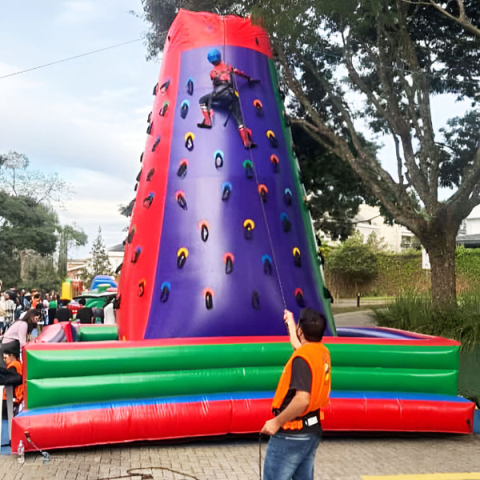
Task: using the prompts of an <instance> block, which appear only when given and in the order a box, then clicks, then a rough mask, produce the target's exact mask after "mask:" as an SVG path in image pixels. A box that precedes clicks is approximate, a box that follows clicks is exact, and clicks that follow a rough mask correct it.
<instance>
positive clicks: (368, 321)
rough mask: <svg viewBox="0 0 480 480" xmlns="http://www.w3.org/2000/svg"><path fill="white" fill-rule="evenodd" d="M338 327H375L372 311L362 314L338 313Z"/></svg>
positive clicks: (336, 318)
mask: <svg viewBox="0 0 480 480" xmlns="http://www.w3.org/2000/svg"><path fill="white" fill-rule="evenodd" d="M334 318H335V325H336V326H337V327H363V326H369V325H375V320H374V318H373V312H372V310H362V311H360V312H349V313H337V314H336V315H334Z"/></svg>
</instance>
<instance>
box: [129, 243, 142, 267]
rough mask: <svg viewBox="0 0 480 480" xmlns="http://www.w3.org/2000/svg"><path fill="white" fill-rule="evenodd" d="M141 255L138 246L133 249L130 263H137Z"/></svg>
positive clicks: (140, 248)
mask: <svg viewBox="0 0 480 480" xmlns="http://www.w3.org/2000/svg"><path fill="white" fill-rule="evenodd" d="M141 253H142V247H140V246H138V247H137V248H136V249H135V251H134V252H133V255H132V258H131V259H130V261H131V262H132V263H137V260H138V257H139V256H140V254H141Z"/></svg>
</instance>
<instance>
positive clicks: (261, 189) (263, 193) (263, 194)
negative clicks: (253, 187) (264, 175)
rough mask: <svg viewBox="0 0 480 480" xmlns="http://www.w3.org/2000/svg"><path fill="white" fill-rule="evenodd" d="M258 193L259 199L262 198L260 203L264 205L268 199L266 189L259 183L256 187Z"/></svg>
mask: <svg viewBox="0 0 480 480" xmlns="http://www.w3.org/2000/svg"><path fill="white" fill-rule="evenodd" d="M258 193H259V194H260V197H261V198H262V202H263V203H266V202H267V197H268V188H267V186H266V185H263V183H261V184H260V185H259V186H258Z"/></svg>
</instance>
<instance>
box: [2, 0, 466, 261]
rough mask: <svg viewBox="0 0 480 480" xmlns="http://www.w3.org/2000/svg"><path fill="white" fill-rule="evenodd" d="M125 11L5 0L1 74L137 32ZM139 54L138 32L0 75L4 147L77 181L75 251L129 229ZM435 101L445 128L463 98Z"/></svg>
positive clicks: (142, 97) (135, 3) (145, 74)
mask: <svg viewBox="0 0 480 480" xmlns="http://www.w3.org/2000/svg"><path fill="white" fill-rule="evenodd" d="M131 10H133V11H136V12H138V13H141V12H142V7H141V0H101V1H98V0H97V1H95V0H57V1H51V0H50V1H45V0H44V1H41V2H40V1H38V0H24V1H21V2H9V3H8V6H6V7H5V8H4V9H3V10H2V16H1V17H0V52H1V55H0V77H2V76H4V75H8V74H10V73H14V72H17V71H21V70H25V69H28V68H32V67H36V66H38V65H43V64H46V63H50V62H54V61H57V60H61V59H64V58H67V57H71V56H75V55H81V54H84V53H86V52H90V51H93V50H97V49H102V48H105V47H109V46H112V45H116V44H119V43H123V42H128V41H131V40H135V39H142V38H143V34H144V33H145V32H146V31H147V30H148V24H147V23H145V22H144V21H143V20H142V19H141V18H138V17H136V16H134V15H132V14H131V13H130V11H131ZM145 57H146V47H145V45H144V41H143V40H141V41H138V42H135V43H130V44H127V45H124V46H121V47H118V48H115V49H111V50H107V51H103V52H99V53H96V54H94V55H89V56H85V57H82V58H78V59H75V60H71V61H68V62H64V63H60V64H57V65H52V66H49V67H46V68H41V69H38V70H34V71H31V72H27V73H24V74H21V75H15V76H11V77H8V78H4V79H0V153H7V152H8V151H11V150H13V151H17V152H20V153H24V154H26V155H27V156H28V157H29V159H30V161H31V167H30V168H32V169H36V170H42V171H44V172H46V173H49V172H58V173H59V175H60V176H61V177H62V178H64V179H65V180H66V181H67V182H69V183H70V184H71V185H72V186H73V189H74V193H73V194H72V195H71V197H70V198H68V199H67V200H66V201H65V202H64V208H63V209H62V210H60V211H59V216H60V220H61V222H62V224H76V225H77V226H79V227H81V228H82V229H83V230H84V231H85V232H86V233H87V235H88V237H89V244H88V245H87V246H86V247H82V248H79V249H77V250H76V251H74V252H72V256H73V257H75V258H85V257H87V256H88V254H89V251H90V248H91V244H92V242H93V240H94V239H95V237H96V235H97V232H98V228H99V226H101V227H102V235H103V238H104V240H105V243H106V244H107V246H113V245H115V244H119V243H121V242H122V241H123V239H124V237H125V232H124V229H125V227H126V226H127V225H128V220H127V219H126V218H125V217H122V216H121V215H120V214H119V213H118V206H119V205H120V204H127V203H128V202H129V201H130V200H131V199H132V198H133V197H134V190H133V189H134V185H135V177H136V175H137V173H138V171H139V169H140V163H139V157H140V154H141V152H142V151H143V149H144V145H145V139H146V133H145V130H146V127H147V123H146V119H147V115H148V113H149V112H150V110H151V107H152V104H153V96H152V89H153V85H155V83H156V82H157V77H158V73H159V70H160V63H159V62H158V61H157V62H152V61H150V62H147V61H146V59H145ZM432 108H433V112H434V115H433V118H434V123H435V126H436V127H441V126H442V125H444V124H445V122H446V119H447V118H450V117H452V116H455V115H461V114H463V112H464V110H465V105H462V104H461V103H457V102H455V99H454V98H451V97H448V96H442V97H437V98H434V99H433V101H432ZM378 140H379V141H380V142H382V141H383V142H384V143H385V148H384V149H383V150H382V151H381V152H380V158H381V160H382V164H383V165H384V166H385V167H386V168H387V169H388V170H389V171H391V173H392V175H393V176H394V177H396V162H395V154H394V148H393V142H392V141H391V139H390V138H386V139H383V140H382V139H378ZM447 193H448V195H447ZM450 193H451V192H444V195H443V196H449V194H450Z"/></svg>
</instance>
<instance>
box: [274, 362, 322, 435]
mask: <svg viewBox="0 0 480 480" xmlns="http://www.w3.org/2000/svg"><path fill="white" fill-rule="evenodd" d="M311 389H312V372H311V371H310V367H309V366H308V363H307V362H306V361H305V360H304V359H303V358H301V357H297V358H295V359H294V360H293V362H292V377H291V379H290V386H289V388H288V392H287V394H286V395H285V399H284V400H283V403H282V406H281V407H280V408H279V409H278V411H277V413H276V415H278V413H280V412H283V410H285V409H286V408H287V407H288V405H290V402H291V401H292V400H293V397H294V396H295V394H296V392H297V390H299V391H301V392H308V393H311ZM315 416H316V417H317V419H318V422H317V423H314V424H313V425H310V426H308V425H304V427H303V428H302V429H301V430H284V429H283V428H281V429H280V430H279V431H280V432H285V433H293V434H296V433H318V432H321V431H322V426H321V424H320V410H316V411H315V412H310V413H308V414H307V415H306V416H305V417H303V418H310V417H315Z"/></svg>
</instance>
